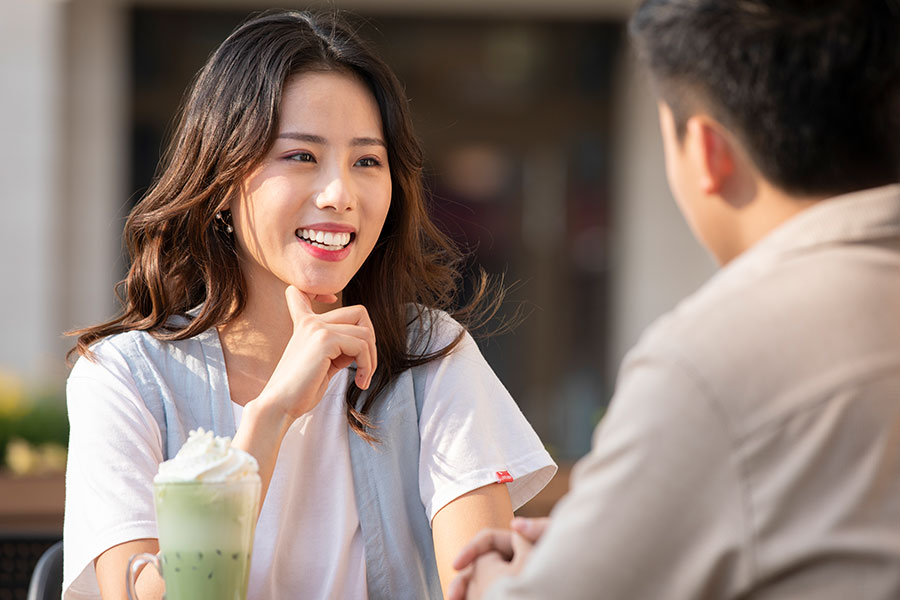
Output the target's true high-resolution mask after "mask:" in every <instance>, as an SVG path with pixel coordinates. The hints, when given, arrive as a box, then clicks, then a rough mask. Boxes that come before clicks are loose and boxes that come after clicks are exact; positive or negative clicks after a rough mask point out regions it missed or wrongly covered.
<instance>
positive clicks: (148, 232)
mask: <svg viewBox="0 0 900 600" xmlns="http://www.w3.org/2000/svg"><path fill="white" fill-rule="evenodd" d="M310 70H338V71H344V72H347V73H352V74H354V75H356V76H358V77H359V78H360V79H361V80H362V81H363V82H364V83H365V84H366V85H367V86H368V88H369V90H371V92H372V94H373V95H374V97H375V100H376V101H377V103H378V107H379V110H380V113H381V120H382V125H383V128H384V134H385V137H386V142H387V150H388V156H389V157H390V160H389V164H390V170H391V182H392V186H393V195H392V198H391V204H390V209H389V211H388V215H387V219H386V221H385V224H384V227H383V229H382V231H381V235H380V237H379V240H378V242H377V243H376V245H375V248H374V249H373V250H372V253H371V254H370V255H369V257H368V259H367V260H366V261H365V262H364V263H363V265H362V267H361V268H360V270H359V272H357V273H356V275H355V276H354V277H353V278H352V280H351V281H350V282H349V284H348V285H347V287H346V289H344V291H343V299H344V302H345V304H362V305H364V306H365V307H366V309H367V310H368V311H369V315H370V317H371V319H372V322H373V324H374V327H375V334H376V339H377V350H378V370H377V372H376V373H375V376H374V378H373V382H372V386H371V387H370V391H369V392H368V394H367V396H366V399H365V401H364V403H363V405H362V406H361V407H360V408H359V410H357V408H356V405H357V402H358V400H359V397H360V394H361V390H360V389H359V388H357V387H356V385H354V384H353V383H351V384H350V386H349V388H348V390H347V393H346V401H347V418H348V420H349V422H350V425H351V427H352V428H353V430H354V431H356V432H357V433H358V434H359V435H361V436H363V437H364V438H366V439H368V440H370V441H371V440H372V439H374V438H373V437H372V436H371V434H370V433H369V432H368V431H367V430H368V429H371V427H372V423H371V422H370V419H369V418H368V417H367V413H368V412H369V410H370V408H371V407H372V405H373V403H374V402H375V401H376V400H377V399H378V397H379V396H380V395H381V394H382V393H383V392H384V391H385V389H386V388H387V386H388V385H390V383H391V382H392V381H393V380H394V379H395V378H396V377H397V375H399V374H400V373H401V372H403V371H404V370H406V369H408V368H411V367H413V366H416V365H419V364H423V363H425V362H428V361H430V360H434V359H435V358H438V357H441V356H444V355H446V354H447V353H448V352H450V351H451V350H452V349H453V347H454V346H455V345H456V344H457V343H458V342H459V340H460V339H461V338H462V335H463V332H462V331H461V332H460V334H459V335H458V336H457V337H456V338H455V339H454V341H453V342H452V343H450V344H449V345H447V346H446V347H443V348H440V349H438V350H437V351H434V352H430V353H424V351H422V350H419V351H412V352H411V351H410V350H409V348H408V346H407V327H408V326H409V325H411V324H412V323H410V322H409V317H408V314H407V307H409V306H414V307H416V312H417V315H416V318H417V319H418V321H419V326H418V327H417V330H418V332H419V338H420V339H419V343H418V344H413V347H416V346H418V347H420V348H421V347H424V345H423V344H422V342H424V341H427V338H428V336H430V335H431V334H432V329H433V327H434V321H433V317H431V316H430V315H431V314H432V313H430V311H429V310H428V309H441V310H448V311H449V312H451V314H452V315H453V316H454V317H455V318H457V320H459V321H461V322H462V323H464V324H467V325H471V324H472V321H473V320H475V319H476V318H478V319H479V321H480V322H481V321H484V320H485V319H486V318H487V317H490V316H491V315H492V314H493V312H494V311H496V308H497V306H498V305H499V301H500V297H501V296H502V293H500V288H499V287H495V286H492V285H490V284H489V282H488V280H487V278H486V277H485V275H484V274H483V273H482V274H481V277H480V281H479V284H478V285H477V286H476V293H475V294H474V298H473V300H472V301H471V302H470V303H469V304H468V305H467V306H465V307H463V308H461V309H457V310H454V309H453V307H454V305H455V303H456V301H457V295H458V291H459V287H460V286H459V284H460V279H461V275H460V267H461V260H462V258H463V257H462V255H461V253H460V251H459V250H458V248H457V247H456V246H455V245H454V244H453V243H452V242H451V241H450V240H449V239H448V238H447V236H445V235H444V234H443V233H442V232H441V231H440V230H439V229H438V228H437V227H436V226H435V225H434V223H433V222H432V220H431V219H430V217H429V215H428V211H427V207H426V203H425V192H424V187H423V182H422V167H423V154H422V149H421V146H420V145H419V142H418V140H417V139H416V137H415V135H414V133H413V129H412V120H411V116H410V111H409V107H408V105H407V101H406V98H405V95H404V93H403V89H402V87H401V85H400V83H399V81H398V80H397V78H396V76H395V75H394V74H393V72H392V71H391V70H390V68H388V66H387V65H386V64H385V63H384V62H382V61H381V59H380V58H378V56H377V55H376V54H375V53H374V52H373V51H372V50H371V49H370V48H369V47H368V46H367V45H366V43H365V42H363V41H362V40H361V39H360V38H359V37H358V36H357V35H356V33H355V30H354V29H353V28H352V27H351V26H350V25H349V24H348V23H346V22H345V21H344V20H343V19H342V18H340V17H339V16H338V15H337V14H336V13H330V14H315V13H308V12H297V11H277V12H266V13H262V14H260V15H257V16H255V17H252V18H250V19H249V20H248V21H246V22H245V23H244V24H242V25H240V26H239V27H238V28H237V29H236V30H235V31H234V32H233V33H232V34H231V35H230V36H229V37H228V38H227V39H226V40H225V41H224V42H223V43H222V45H221V46H220V47H219V48H218V49H217V50H216V51H215V53H213V55H212V56H211V57H210V58H209V60H208V61H207V63H206V65H205V66H204V67H203V69H201V71H200V72H199V74H198V75H197V77H196V80H195V81H194V84H193V86H192V88H191V92H190V94H189V95H188V97H187V99H186V101H185V103H184V105H183V107H182V110H181V115H180V120H179V125H178V127H177V129H176V131H175V134H174V137H173V139H172V141H171V143H170V145H169V148H168V150H167V152H166V154H165V156H164V158H163V161H162V162H161V164H160V170H159V171H158V174H157V178H156V180H155V181H154V183H153V185H152V187H151V188H150V190H149V191H148V192H147V194H146V195H145V196H144V197H143V199H142V200H141V201H140V202H139V203H138V204H137V206H135V208H134V210H132V212H131V214H130V215H129V217H128V220H127V222H126V225H125V232H124V240H125V244H126V247H127V250H128V252H129V256H130V258H131V267H130V269H129V271H128V274H127V276H126V277H125V279H124V280H123V281H121V282H119V284H118V285H117V293H118V295H119V298H120V300H121V302H122V306H123V310H122V313H121V314H120V315H119V316H118V317H116V318H115V319H113V320H111V321H108V322H106V323H102V324H100V325H96V326H93V327H87V328H85V329H80V330H77V331H73V332H71V333H70V335H77V336H78V341H77V345H76V347H75V348H73V350H72V352H73V353H74V352H77V353H78V354H81V355H85V356H88V357H90V356H91V353H90V348H89V347H90V345H91V344H93V343H94V342H96V341H98V340H100V339H103V338H105V337H107V336H110V335H114V334H117V333H122V332H125V331H134V330H140V331H147V332H148V333H150V334H151V335H153V336H154V337H156V338H158V339H161V340H182V339H186V338H190V337H193V336H195V335H197V334H199V333H202V332H203V331H206V330H208V329H209V328H211V327H216V326H219V325H222V324H224V323H226V322H228V321H229V320H230V319H232V318H234V317H236V316H237V315H238V314H240V312H241V311H242V310H243V308H244V306H245V302H246V298H247V290H246V283H245V281H244V277H243V275H242V273H241V269H240V266H239V263H238V257H237V254H236V253H235V248H234V242H233V237H232V236H231V235H230V234H229V233H228V232H227V231H225V230H224V229H223V228H221V227H217V226H216V225H215V222H216V218H215V215H216V213H217V212H218V211H220V210H222V208H223V207H224V206H225V205H226V204H227V200H228V198H229V197H230V195H231V194H232V193H233V191H234V190H235V189H236V186H238V185H239V184H240V182H241V181H242V180H243V179H244V178H245V177H246V175H247V174H248V173H249V172H250V171H251V170H252V169H253V168H254V166H255V165H256V164H258V162H259V161H260V160H261V158H262V157H263V156H264V155H265V154H266V153H267V152H268V149H269V148H270V147H271V144H272V141H273V138H274V135H275V133H276V129H277V120H278V110H279V106H280V104H281V95H282V90H283V87H284V84H285V81H286V80H287V79H288V78H289V77H291V76H292V75H296V74H298V73H302V72H305V71H310ZM197 308H199V312H197V313H192V314H190V315H189V314H188V311H191V310H192V309H197ZM175 316H181V317H185V318H187V321H186V322H185V321H183V320H179V321H173V320H172V317H175ZM176 323H186V324H184V325H178V324H176Z"/></svg>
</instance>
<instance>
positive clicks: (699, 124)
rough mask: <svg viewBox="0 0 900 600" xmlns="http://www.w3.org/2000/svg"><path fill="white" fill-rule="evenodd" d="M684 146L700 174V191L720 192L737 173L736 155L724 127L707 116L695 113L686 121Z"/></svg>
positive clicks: (708, 192)
mask: <svg viewBox="0 0 900 600" xmlns="http://www.w3.org/2000/svg"><path fill="white" fill-rule="evenodd" d="M684 145H685V147H686V148H687V150H688V156H689V159H690V160H691V161H692V162H694V167H695V169H696V171H695V172H696V173H697V174H698V175H699V181H698V182H697V183H698V185H699V188H700V190H701V191H702V192H704V193H706V194H719V193H720V192H721V191H722V188H724V187H725V186H726V184H727V183H728V180H729V178H730V177H731V176H732V175H734V173H735V166H736V165H735V160H736V158H737V157H736V153H735V148H734V145H733V143H732V141H731V139H730V138H729V136H728V135H727V133H726V131H725V129H724V128H723V127H722V126H721V125H720V124H719V123H717V122H716V121H714V120H713V119H711V118H709V117H708V116H706V115H695V116H693V117H691V118H690V119H688V121H687V123H686V126H685V140H684Z"/></svg>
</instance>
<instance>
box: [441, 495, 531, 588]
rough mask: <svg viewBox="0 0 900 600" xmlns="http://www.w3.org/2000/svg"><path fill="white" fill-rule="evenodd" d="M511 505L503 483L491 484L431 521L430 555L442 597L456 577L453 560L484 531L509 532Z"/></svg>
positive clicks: (444, 509)
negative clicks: (431, 539)
mask: <svg viewBox="0 0 900 600" xmlns="http://www.w3.org/2000/svg"><path fill="white" fill-rule="evenodd" d="M512 517H513V511H512V504H511V502H510V499H509V491H508V490H507V489H506V484H505V483H492V484H490V485H486V486H484V487H480V488H477V489H474V490H472V491H471V492H469V493H467V494H463V495H462V496H460V497H459V498H457V499H456V500H453V501H452V502H450V503H448V504H447V505H446V506H444V507H443V508H442V509H440V510H439V511H438V512H437V514H435V515H434V519H432V521H431V528H432V535H433V536H434V554H435V558H436V560H437V567H438V574H439V575H440V577H441V588H442V589H443V591H444V596H445V597H446V596H447V591H448V589H449V587H450V582H451V581H453V577H454V576H455V575H456V570H454V568H453V560H454V559H455V558H456V556H457V555H458V554H459V552H460V551H461V550H462V549H463V547H465V545H466V543H468V542H469V540H471V539H472V538H473V537H474V536H475V534H476V533H478V532H479V531H481V530H482V529H484V528H492V529H509V523H510V521H511V520H512Z"/></svg>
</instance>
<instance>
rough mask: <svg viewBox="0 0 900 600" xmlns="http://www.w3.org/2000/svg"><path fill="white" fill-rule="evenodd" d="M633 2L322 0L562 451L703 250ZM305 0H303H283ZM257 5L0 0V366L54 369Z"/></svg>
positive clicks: (510, 366) (114, 270)
mask: <svg viewBox="0 0 900 600" xmlns="http://www.w3.org/2000/svg"><path fill="white" fill-rule="evenodd" d="M631 4H632V2H630V0H556V1H555V2H538V1H537V0H346V1H341V0H334V1H333V2H328V3H322V4H321V6H323V7H325V8H327V9H330V8H331V7H334V6H336V7H337V8H345V9H348V10H351V11H352V12H354V13H356V14H357V15H360V16H362V17H364V18H365V25H364V28H365V31H364V35H365V36H366V37H367V38H369V39H370V40H371V41H373V42H374V43H375V44H376V45H377V46H378V47H380V49H381V50H382V53H383V55H384V56H385V58H386V59H387V61H388V63H389V64H391V65H392V66H393V67H394V68H395V70H396V71H397V73H398V75H399V77H400V79H401V80H402V81H403V82H404V84H405V85H406V88H407V93H408V96H409V97H410V99H411V103H412V109H413V112H414V115H415V118H416V124H417V131H418V133H419V136H420V138H421V139H422V141H423V143H424V145H425V148H426V154H427V156H428V169H427V176H428V184H429V189H430V190H431V192H432V202H433V207H434V212H435V215H436V217H437V219H438V220H439V221H440V222H441V223H442V224H443V225H444V227H445V228H446V229H447V230H448V231H449V232H450V234H451V235H453V236H454V238H456V239H457V240H458V241H459V242H460V243H461V244H463V245H465V246H466V247H469V248H471V250H472V252H473V256H474V257H475V260H477V262H478V263H480V264H481V265H483V266H484V267H485V268H486V269H487V270H488V271H489V272H492V273H495V274H501V273H505V274H506V280H507V282H518V284H517V285H516V286H515V288H514V289H513V291H512V293H511V295H510V300H511V302H510V304H509V306H510V310H512V309H513V308H514V307H515V306H517V305H521V306H523V307H524V308H525V309H526V312H528V313H529V316H528V318H527V319H526V320H525V321H524V322H523V323H522V324H521V325H520V326H519V327H518V329H516V331H515V332H514V333H512V334H508V335H505V336H502V337H498V338H494V339H489V340H485V341H484V342H483V343H482V347H483V350H484V352H485V354H486V356H487V357H488V360H489V361H490V362H491V363H492V364H493V365H494V367H495V369H496V370H497V372H498V374H499V375H500V377H501V379H502V380H503V381H504V383H505V384H506V385H507V387H508V388H509V389H510V391H511V392H512V394H513V396H514V397H515V398H516V399H517V401H519V403H520V406H521V407H522V409H523V411H524V412H525V413H526V415H527V416H528V417H529V418H530V419H531V421H532V422H533V423H534V425H535V427H536V429H537V430H538V432H539V434H541V436H542V438H543V439H544V440H545V441H546V442H547V443H548V444H549V445H550V446H552V447H553V448H554V449H555V450H556V451H557V455H558V456H559V457H561V458H574V457H576V456H578V455H580V454H583V453H584V452H585V451H586V450H587V449H588V444H589V436H590V432H591V430H592V428H593V425H594V422H595V420H596V418H597V416H598V415H599V414H600V412H601V411H602V408H603V406H604V405H605V403H606V401H607V400H608V398H609V397H610V395H611V393H612V389H613V382H614V374H615V369H616V367H617V365H618V363H619V362H620V360H621V358H622V356H623V355H624V352H625V351H626V350H627V349H628V347H630V346H631V345H632V344H633V343H634V342H635V341H636V340H637V337H638V335H639V333H640V331H641V330H642V329H643V328H644V327H645V326H646V325H647V324H648V323H649V322H650V321H652V319H653V318H655V317H656V316H658V315H659V314H660V313H662V312H663V311H665V310H666V309H668V308H670V307H671V306H673V305H674V304H675V302H677V300H678V299H680V298H681V297H683V296H684V295H686V294H687V293H689V292H690V291H691V290H693V289H694V288H695V287H696V286H697V285H698V284H699V283H700V282H701V281H702V280H703V279H705V278H706V277H707V276H708V275H709V273H710V272H711V271H712V263H711V261H710V260H709V259H708V258H707V256H706V254H705V253H704V252H703V251H702V250H701V249H700V248H699V247H698V246H697V245H696V244H695V243H694V241H693V240H692V239H691V237H690V234H689V232H688V231H687V228H686V227H685V225H684V224H683V222H682V221H681V218H680V216H679V215H678V213H677V210H676V208H675V206H674V203H673V202H672V200H671V196H670V193H669V192H668V190H667V187H666V184H665V176H664V167H663V163H662V151H661V143H660V141H659V139H658V127H657V124H656V112H655V102H654V99H653V95H652V92H651V90H650V89H649V88H648V86H647V82H646V81H645V80H644V79H643V77H642V76H641V75H640V74H638V73H636V70H635V67H634V64H633V61H632V58H631V56H630V54H629V52H628V49H627V38H626V36H625V31H624V24H625V21H626V19H627V16H628V13H629V10H630V7H631ZM278 5H280V6H285V5H293V6H295V7H298V8H315V7H316V6H319V5H320V4H318V3H317V2H315V1H308V2H304V3H300V4H298V3H295V2H279V3H278ZM268 6H269V4H268V3H263V2H259V1H257V0H190V1H189V0H185V1H181V2H177V1H175V0H169V1H166V0H68V1H66V0H0V8H2V13H0V14H2V17H0V82H2V83H0V85H2V86H3V88H2V89H3V92H4V93H3V95H2V97H0V131H2V132H3V136H2V142H0V183H2V190H3V191H2V193H3V206H4V211H3V217H4V218H2V219H0V253H2V254H0V256H2V258H0V265H2V267H0V268H2V271H0V286H2V296H0V332H2V336H0V370H12V371H15V372H19V373H21V374H23V375H24V376H26V377H29V378H43V379H50V380H58V381H61V380H62V378H63V377H64V376H65V365H64V354H65V351H66V350H67V349H68V348H69V347H70V346H71V340H69V339H63V338H62V337H61V332H63V331H65V330H67V329H70V328H73V327H77V326H83V325H87V324H91V323H96V322H98V321H100V320H102V319H105V318H108V317H109V316H111V315H112V314H113V313H114V311H115V302H114V296H113V293H112V289H113V285H114V283H115V282H116V281H118V280H119V279H120V278H121V277H122V275H123V273H124V268H125V267H124V264H123V257H122V250H121V241H120V234H121V230H122V225H123V223H124V219H125V216H126V215H127V212H128V210H129V209H130V207H131V206H133V203H134V202H135V201H136V199H137V198H139V197H140V194H141V193H142V192H143V191H144V190H146V188H147V186H148V185H149V184H150V181H151V179H152V177H153V172H154V169H155V166H156V162H157V160H158V158H159V156H160V153H161V151H162V147H163V144H164V143H165V141H166V135H167V134H168V133H169V132H170V131H171V125H172V119H173V116H174V114H175V111H176V109H177V106H178V103H179V101H180V100H181V97H182V93H183V92H184V89H185V87H186V86H187V85H188V83H189V82H190V80H191V78H192V76H193V74H194V73H195V72H196V70H197V69H198V68H199V67H200V65H201V64H202V63H203V61H204V60H205V58H206V57H207V55H208V54H209V53H210V52H211V51H212V50H213V49H214V48H215V47H216V46H217V45H218V44H219V43H220V42H221V41H222V39H224V37H225V36H226V35H227V34H228V32H229V31H231V29H232V28H233V27H234V26H236V25H237V24H238V23H240V22H241V21H242V20H243V19H244V18H246V16H247V15H248V14H250V13H251V12H253V11H255V10H259V9H262V8H267V7H268Z"/></svg>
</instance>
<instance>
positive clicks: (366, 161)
mask: <svg viewBox="0 0 900 600" xmlns="http://www.w3.org/2000/svg"><path fill="white" fill-rule="evenodd" d="M356 164H357V165H358V166H360V167H377V166H378V165H380V164H381V163H380V162H379V161H378V159H377V158H372V157H371V156H367V157H365V158H361V159H359V160H358V161H356Z"/></svg>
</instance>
